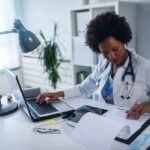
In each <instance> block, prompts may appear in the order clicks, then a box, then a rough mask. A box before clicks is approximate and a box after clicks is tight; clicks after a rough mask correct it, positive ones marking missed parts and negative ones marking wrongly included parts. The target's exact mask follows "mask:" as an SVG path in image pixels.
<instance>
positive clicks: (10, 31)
mask: <svg viewBox="0 0 150 150" xmlns="http://www.w3.org/2000/svg"><path fill="white" fill-rule="evenodd" d="M8 33H17V30H16V29H12V30H9V31H3V32H0V35H2V34H8Z"/></svg>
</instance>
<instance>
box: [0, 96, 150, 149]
mask: <svg viewBox="0 0 150 150" xmlns="http://www.w3.org/2000/svg"><path fill="white" fill-rule="evenodd" d="M66 101H67V102H68V103H69V104H70V105H71V106H72V107H74V108H78V107H80V106H82V105H84V104H87V105H91V106H97V107H101V108H105V109H112V108H113V107H114V106H112V105H109V104H104V103H100V102H94V101H91V100H85V99H82V98H73V99H70V100H66ZM44 122H46V121H41V122H38V123H33V122H31V120H30V119H29V118H28V117H27V116H26V115H25V113H24V112H22V111H21V110H18V111H17V112H15V113H13V114H10V115H8V116H4V117H1V118H0V149H1V150H10V149H12V150H41V149H42V150H50V149H51V150H62V149H65V150H87V148H86V147H84V146H83V145H80V144H79V143H76V142H74V141H72V140H71V139H70V138H69V135H70V134H71V132H72V127H70V126H68V125H67V124H66V122H65V121H63V122H60V123H58V124H55V125H44V127H45V126H46V127H47V126H49V127H51V128H58V129H60V130H61V134H40V133H35V132H33V127H38V126H39V124H41V123H44ZM42 127H43V126H42ZM144 132H149V133H150V127H149V128H148V129H146V131H144ZM127 148H128V145H126V144H123V143H120V142H117V141H114V142H113V145H112V148H111V150H117V149H121V150H126V149H127Z"/></svg>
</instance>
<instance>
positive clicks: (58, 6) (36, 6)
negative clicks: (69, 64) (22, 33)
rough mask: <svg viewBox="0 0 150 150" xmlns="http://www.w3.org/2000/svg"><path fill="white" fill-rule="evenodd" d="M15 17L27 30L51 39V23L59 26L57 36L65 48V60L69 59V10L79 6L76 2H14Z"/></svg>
mask: <svg viewBox="0 0 150 150" xmlns="http://www.w3.org/2000/svg"><path fill="white" fill-rule="evenodd" d="M15 3H16V17H17V18H19V19H21V20H22V22H23V24H24V25H25V26H26V28H28V29H29V30H31V31H33V32H34V33H36V34H37V35H39V30H42V31H43V32H44V33H45V35H46V37H47V38H50V37H52V33H53V22H54V21H55V22H58V24H59V36H60V39H61V41H62V42H63V45H64V47H65V50H66V51H65V52H64V53H65V56H66V59H68V58H69V59H70V57H71V48H70V47H71V46H70V35H71V33H70V32H71V25H70V13H69V10H70V9H71V8H74V7H77V6H79V1H77V0H43V1H41V0H21V1H20V0H15Z"/></svg>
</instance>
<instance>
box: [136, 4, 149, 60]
mask: <svg viewBox="0 0 150 150" xmlns="http://www.w3.org/2000/svg"><path fill="white" fill-rule="evenodd" d="M149 14H150V4H140V5H139V6H138V7H137V16H138V18H137V41H136V44H137V52H138V53H139V54H140V55H142V56H144V57H146V58H150V15H149Z"/></svg>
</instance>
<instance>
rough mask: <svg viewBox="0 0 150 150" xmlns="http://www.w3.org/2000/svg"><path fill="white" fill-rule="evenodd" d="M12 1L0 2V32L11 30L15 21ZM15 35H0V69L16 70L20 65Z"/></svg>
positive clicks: (2, 0)
mask: <svg viewBox="0 0 150 150" xmlns="http://www.w3.org/2000/svg"><path fill="white" fill-rule="evenodd" d="M14 12H15V11H14V2H13V0H0V32H3V31H9V30H11V29H12V28H13V22H14V20H15V13H14ZM17 38H18V35H16V33H10V34H3V35H2V34H1V35H0V68H2V67H3V66H7V67H9V68H16V67H18V66H19V65H20V62H19V52H18V43H17V42H18V39H17Z"/></svg>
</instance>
